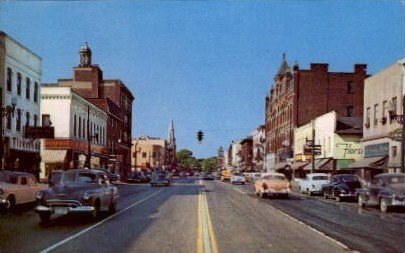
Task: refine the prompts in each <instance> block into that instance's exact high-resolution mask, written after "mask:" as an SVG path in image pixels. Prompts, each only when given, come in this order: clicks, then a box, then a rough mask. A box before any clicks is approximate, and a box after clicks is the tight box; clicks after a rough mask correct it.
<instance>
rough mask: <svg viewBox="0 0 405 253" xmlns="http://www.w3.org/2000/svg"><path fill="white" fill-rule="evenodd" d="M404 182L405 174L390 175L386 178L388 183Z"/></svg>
mask: <svg viewBox="0 0 405 253" xmlns="http://www.w3.org/2000/svg"><path fill="white" fill-rule="evenodd" d="M404 183H405V176H403V175H398V176H390V177H387V179H386V184H387V185H393V184H404Z"/></svg>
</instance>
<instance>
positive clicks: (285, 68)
mask: <svg viewBox="0 0 405 253" xmlns="http://www.w3.org/2000/svg"><path fill="white" fill-rule="evenodd" d="M366 68H367V66H366V65H365V64H355V65H354V72H330V71H329V70H328V64H322V63H312V64H311V65H310V69H300V68H299V66H298V64H297V63H295V64H294V66H293V69H291V68H290V66H289V65H288V63H287V61H286V58H285V54H284V55H283V59H282V61H281V65H280V67H279V69H278V71H277V73H276V75H275V76H274V82H273V85H272V87H271V89H270V91H269V93H268V96H266V103H265V118H266V121H265V136H266V157H265V163H266V169H270V168H275V167H278V166H284V165H285V163H286V162H287V160H288V158H291V157H292V155H293V140H294V129H295V128H296V127H300V126H302V125H305V124H307V123H309V122H311V120H312V119H314V118H316V117H318V116H321V115H323V114H325V113H328V112H331V111H335V112H336V113H337V115H338V116H342V117H361V116H362V114H363V90H364V79H365V78H366V77H367V74H366ZM276 164H278V165H276Z"/></svg>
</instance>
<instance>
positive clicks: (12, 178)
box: [0, 174, 18, 184]
mask: <svg viewBox="0 0 405 253" xmlns="http://www.w3.org/2000/svg"><path fill="white" fill-rule="evenodd" d="M0 181H1V182H6V183H9V184H17V183H18V176H17V175H7V174H2V175H0Z"/></svg>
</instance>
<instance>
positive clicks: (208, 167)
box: [201, 156, 218, 171]
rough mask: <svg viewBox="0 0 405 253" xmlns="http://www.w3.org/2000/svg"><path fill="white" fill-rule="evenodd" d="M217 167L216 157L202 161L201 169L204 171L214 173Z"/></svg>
mask: <svg viewBox="0 0 405 253" xmlns="http://www.w3.org/2000/svg"><path fill="white" fill-rule="evenodd" d="M217 167H218V162H217V157H215V156H213V157H210V158H208V159H204V160H203V161H202V163H201V169H202V170H204V171H216V170H217Z"/></svg>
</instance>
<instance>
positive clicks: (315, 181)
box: [298, 173, 330, 195]
mask: <svg viewBox="0 0 405 253" xmlns="http://www.w3.org/2000/svg"><path fill="white" fill-rule="evenodd" d="M329 182H330V180H329V177H328V175H327V174H325V173H309V174H307V175H306V177H305V178H303V179H302V180H301V181H300V183H299V186H298V187H299V190H300V192H301V193H307V194H308V195H312V194H321V193H322V185H325V184H328V183H329Z"/></svg>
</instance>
